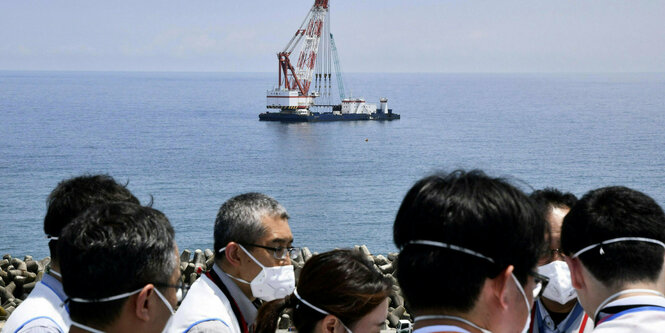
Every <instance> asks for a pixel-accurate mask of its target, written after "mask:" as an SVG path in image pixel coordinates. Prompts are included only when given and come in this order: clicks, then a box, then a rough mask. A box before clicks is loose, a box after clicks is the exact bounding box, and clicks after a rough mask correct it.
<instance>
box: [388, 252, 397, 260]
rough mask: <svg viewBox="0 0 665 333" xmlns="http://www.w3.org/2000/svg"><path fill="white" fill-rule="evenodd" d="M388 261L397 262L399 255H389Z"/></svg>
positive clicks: (393, 253)
mask: <svg viewBox="0 0 665 333" xmlns="http://www.w3.org/2000/svg"><path fill="white" fill-rule="evenodd" d="M388 260H390V261H391V262H393V261H395V260H397V253H395V252H392V253H388Z"/></svg>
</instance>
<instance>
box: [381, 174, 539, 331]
mask: <svg viewBox="0 0 665 333" xmlns="http://www.w3.org/2000/svg"><path fill="white" fill-rule="evenodd" d="M546 228H547V227H546V223H545V221H544V220H543V219H542V218H541V217H540V215H539V214H538V211H537V209H536V207H535V205H534V204H533V202H532V201H531V200H530V199H529V198H528V197H527V196H526V195H525V194H524V193H523V192H522V191H520V190H518V189H517V188H515V187H514V186H512V185H510V184H509V183H507V182H506V181H505V180H502V179H499V178H491V177H488V176H487V175H485V174H484V173H483V172H482V171H477V170H474V171H470V172H466V171H461V170H458V171H455V172H452V173H450V174H436V175H433V176H429V177H426V178H423V179H421V180H420V181H418V182H417V183H416V184H415V185H414V186H413V187H412V188H411V189H410V190H409V192H408V193H407V194H406V196H405V198H404V200H403V201H402V205H401V206H400V208H399V211H398V212H397V217H396V218H395V224H394V228H393V238H394V241H395V245H396V246H397V247H398V248H399V249H401V252H400V254H399V256H398V259H397V267H398V268H397V272H396V276H397V280H398V281H399V284H400V286H401V288H402V292H403V294H404V295H405V298H406V300H407V302H408V304H409V305H410V308H411V311H412V312H413V314H414V315H415V325H414V327H415V330H414V333H421V332H422V333H425V332H465V333H469V332H474V333H475V332H490V331H491V332H495V333H497V332H498V333H501V332H506V333H516V332H521V331H523V330H525V329H526V328H528V327H529V322H528V321H529V318H530V316H529V314H530V311H531V307H532V304H533V301H534V299H536V298H538V296H539V295H540V293H541V292H542V290H543V289H544V287H546V284H547V278H546V277H543V276H541V275H540V274H538V273H537V272H535V270H536V263H537V261H538V257H539V256H540V253H541V252H542V250H543V248H544V246H545V240H544V235H545V233H546Z"/></svg>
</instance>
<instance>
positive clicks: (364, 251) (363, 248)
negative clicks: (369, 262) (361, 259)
mask: <svg viewBox="0 0 665 333" xmlns="http://www.w3.org/2000/svg"><path fill="white" fill-rule="evenodd" d="M360 253H362V254H364V255H365V257H371V256H372V253H371V252H369V249H368V248H367V246H366V245H364V244H363V245H360Z"/></svg>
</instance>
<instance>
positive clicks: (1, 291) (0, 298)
mask: <svg viewBox="0 0 665 333" xmlns="http://www.w3.org/2000/svg"><path fill="white" fill-rule="evenodd" d="M12 283H13V282H12ZM12 291H13V290H12ZM12 298H14V295H13V294H12V293H11V292H9V291H7V287H0V303H2V304H5V302H7V301H9V300H10V299H12Z"/></svg>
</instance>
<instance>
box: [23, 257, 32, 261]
mask: <svg viewBox="0 0 665 333" xmlns="http://www.w3.org/2000/svg"><path fill="white" fill-rule="evenodd" d="M32 260H34V259H32V256H25V257H23V261H25V262H28V261H32Z"/></svg>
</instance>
